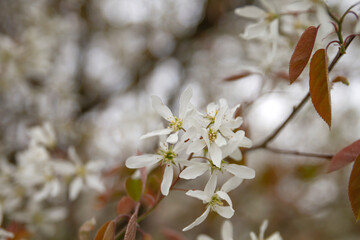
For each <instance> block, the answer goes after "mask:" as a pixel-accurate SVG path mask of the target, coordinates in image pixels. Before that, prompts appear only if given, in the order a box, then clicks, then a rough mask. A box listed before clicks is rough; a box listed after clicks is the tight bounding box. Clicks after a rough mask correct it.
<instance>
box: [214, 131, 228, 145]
mask: <svg viewBox="0 0 360 240" xmlns="http://www.w3.org/2000/svg"><path fill="white" fill-rule="evenodd" d="M215 143H216V145H218V146H219V147H221V146H224V145H225V144H226V139H225V138H224V137H223V136H222V135H221V134H220V133H218V134H217V137H216V139H215Z"/></svg>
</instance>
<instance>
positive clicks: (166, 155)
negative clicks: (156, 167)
mask: <svg viewBox="0 0 360 240" xmlns="http://www.w3.org/2000/svg"><path fill="white" fill-rule="evenodd" d="M159 155H161V156H162V157H163V159H162V162H163V163H164V164H166V163H172V164H175V162H174V160H175V157H176V154H175V152H174V151H173V150H172V148H170V149H169V150H167V151H164V150H159Z"/></svg>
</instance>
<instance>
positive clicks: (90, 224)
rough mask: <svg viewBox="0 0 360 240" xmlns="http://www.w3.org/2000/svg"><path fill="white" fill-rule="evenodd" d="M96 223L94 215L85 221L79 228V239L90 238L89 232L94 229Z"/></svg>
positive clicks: (85, 239) (87, 239)
mask: <svg viewBox="0 0 360 240" xmlns="http://www.w3.org/2000/svg"><path fill="white" fill-rule="evenodd" d="M95 224H96V220H95V218H94V217H93V218H91V219H90V220H87V221H86V222H84V223H83V225H81V227H80V229H79V240H89V239H90V236H89V233H90V232H91V231H92V230H94V228H95Z"/></svg>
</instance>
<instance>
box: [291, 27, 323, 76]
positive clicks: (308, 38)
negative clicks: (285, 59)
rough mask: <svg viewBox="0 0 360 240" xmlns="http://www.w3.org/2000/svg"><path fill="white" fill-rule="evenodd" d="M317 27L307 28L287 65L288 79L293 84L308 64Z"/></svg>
mask: <svg viewBox="0 0 360 240" xmlns="http://www.w3.org/2000/svg"><path fill="white" fill-rule="evenodd" d="M318 29H319V27H314V26H311V27H308V28H307V29H306V30H305V32H304V33H303V34H302V35H301V37H300V39H299V42H298V43H297V45H296V47H295V50H294V52H293V54H292V56H291V59H290V64H289V79H290V83H293V82H294V81H295V80H296V79H297V78H298V77H299V76H300V74H301V73H302V71H303V70H304V68H305V67H306V64H307V63H308V61H309V59H310V56H311V52H312V50H313V47H314V43H315V39H316V35H317V32H318Z"/></svg>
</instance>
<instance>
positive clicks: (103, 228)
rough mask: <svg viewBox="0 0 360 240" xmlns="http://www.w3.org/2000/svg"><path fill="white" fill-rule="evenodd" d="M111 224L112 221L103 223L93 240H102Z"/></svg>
mask: <svg viewBox="0 0 360 240" xmlns="http://www.w3.org/2000/svg"><path fill="white" fill-rule="evenodd" d="M111 222H112V221H107V222H106V223H104V225H102V226H101V228H100V229H99V230H98V231H97V233H96V235H95V238H94V240H103V238H104V235H105V232H106V229H107V227H108V225H109V224H110V223H111Z"/></svg>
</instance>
